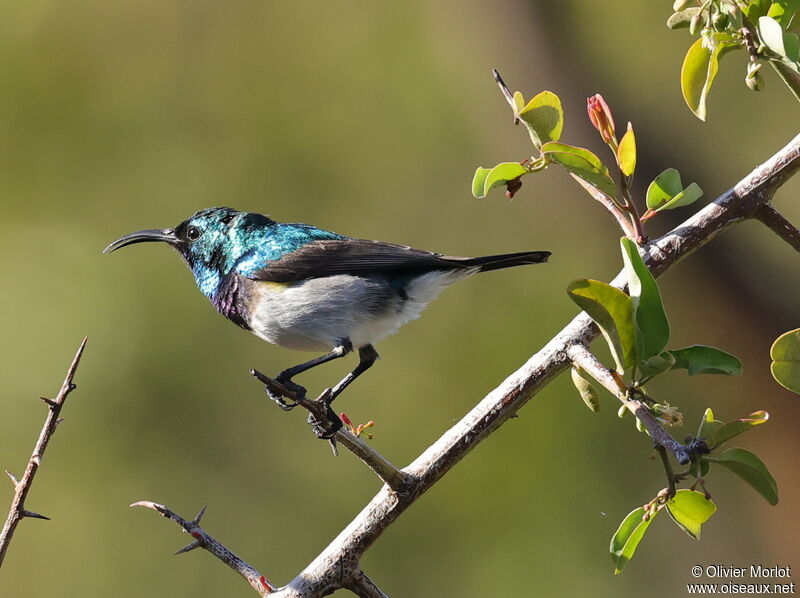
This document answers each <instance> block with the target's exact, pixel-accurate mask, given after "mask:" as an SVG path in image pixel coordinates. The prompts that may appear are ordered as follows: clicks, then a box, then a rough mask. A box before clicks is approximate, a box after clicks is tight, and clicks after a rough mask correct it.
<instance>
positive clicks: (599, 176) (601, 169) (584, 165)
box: [542, 141, 617, 198]
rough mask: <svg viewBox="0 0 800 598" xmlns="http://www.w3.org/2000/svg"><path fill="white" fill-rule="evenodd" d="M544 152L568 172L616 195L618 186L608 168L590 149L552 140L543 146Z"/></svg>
mask: <svg viewBox="0 0 800 598" xmlns="http://www.w3.org/2000/svg"><path fill="white" fill-rule="evenodd" d="M542 154H544V155H545V156H547V157H548V158H549V159H550V160H551V161H553V162H555V163H556V164H560V165H561V166H563V167H564V168H566V169H567V171H568V172H570V173H572V174H574V175H575V176H577V177H579V178H581V179H583V180H584V181H586V182H587V183H589V184H591V185H594V186H595V187H597V188H598V189H600V191H602V192H603V193H605V194H606V195H608V196H609V197H611V198H613V197H615V196H616V194H617V187H616V185H615V184H614V181H613V180H612V179H611V175H610V174H609V172H608V168H606V166H605V164H603V163H602V162H601V161H600V158H598V157H597V156H595V155H594V154H593V153H592V152H590V151H589V150H587V149H584V148H582V147H575V146H572V145H567V144H566V143H558V142H556V141H551V142H549V143H545V144H544V145H543V146H542Z"/></svg>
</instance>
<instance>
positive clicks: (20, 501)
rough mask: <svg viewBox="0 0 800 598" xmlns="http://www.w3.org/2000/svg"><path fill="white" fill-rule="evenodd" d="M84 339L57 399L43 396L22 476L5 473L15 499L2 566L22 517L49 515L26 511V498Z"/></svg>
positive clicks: (3, 536)
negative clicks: (44, 415) (39, 420)
mask: <svg viewBox="0 0 800 598" xmlns="http://www.w3.org/2000/svg"><path fill="white" fill-rule="evenodd" d="M86 341H87V339H86V338H84V339H83V341H82V342H81V344H80V346H79V347H78V351H77V352H76V353H75V357H73V359H72V363H71V364H70V366H69V369H68V370H67V375H66V377H65V378H64V382H63V383H62V384H61V389H60V390H59V391H58V395H57V396H56V398H55V399H45V398H44V397H42V400H43V401H44V402H45V403H46V404H47V406H48V412H47V418H46V419H45V421H44V425H43V426H42V430H41V432H39V439H38V440H37V441H36V446H35V447H34V449H33V453H32V454H31V458H30V459H29V460H28V465H27V467H25V473H23V474H22V477H21V478H20V479H19V480H18V479H17V478H16V477H14V475H12V474H11V473H9V472H6V473H7V474H8V477H10V478H11V483H12V484H14V498H13V499H12V501H11V507H10V509H9V511H8V517H7V518H6V522H5V524H4V525H3V530H2V532H0V566H2V565H3V559H4V558H5V555H6V551H7V550H8V546H9V544H11V538H12V537H13V535H14V531H15V530H16V529H17V525H18V524H19V522H20V521H22V519H24V518H25V517H32V518H34V519H48V517H45V516H44V515H40V514H38V513H34V512H33V511H28V510H26V509H25V499H26V498H27V496H28V492H30V489H31V486H32V485H33V479H34V478H35V477H36V472H37V471H38V470H39V467H40V466H41V464H42V458H43V457H44V452H45V450H47V444H48V443H49V442H50V438H52V436H53V433H54V432H55V431H56V426H58V424H59V423H61V421H63V420H61V419H60V418H59V414H60V413H61V409H62V407H64V402H65V401H66V400H67V397H68V396H69V393H71V392H72V391H73V390H75V388H76V386H75V384H74V383H73V381H72V380H73V378H74V377H75V372H76V371H77V370H78V364H80V361H81V355H83V349H84V348H85V347H86Z"/></svg>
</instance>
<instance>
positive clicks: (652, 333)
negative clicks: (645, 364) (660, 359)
mask: <svg viewBox="0 0 800 598" xmlns="http://www.w3.org/2000/svg"><path fill="white" fill-rule="evenodd" d="M620 245H621V247H622V260H623V262H624V263H625V273H626V276H627V277H628V292H629V293H630V296H631V306H632V308H633V314H634V321H635V323H636V329H637V331H638V332H639V333H640V335H638V336H637V340H638V341H639V347H638V355H639V359H649V358H650V357H653V356H656V355H658V354H659V353H661V351H662V350H663V349H664V347H666V346H667V343H668V342H669V321H668V320H667V314H666V313H665V312H664V305H663V304H662V303H661V293H660V292H659V290H658V285H657V284H656V279H655V278H653V275H652V274H651V273H650V270H648V269H647V266H645V264H644V260H642V256H641V255H639V247H638V245H636V243H635V242H634V241H632V240H631V239H629V238H627V237H622V239H620Z"/></svg>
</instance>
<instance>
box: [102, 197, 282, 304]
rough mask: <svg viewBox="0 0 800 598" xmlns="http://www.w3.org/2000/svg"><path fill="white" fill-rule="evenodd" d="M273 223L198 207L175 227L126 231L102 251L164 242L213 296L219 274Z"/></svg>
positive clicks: (250, 248)
mask: <svg viewBox="0 0 800 598" xmlns="http://www.w3.org/2000/svg"><path fill="white" fill-rule="evenodd" d="M275 224H276V223H275V222H274V221H272V220H270V219H269V218H267V217H266V216H262V215H261V214H256V213H253V212H239V211H237V210H234V209H231V208H209V209H206V210H200V211H199V212H197V213H196V214H194V215H193V216H192V217H191V218H189V219H188V220H184V221H183V222H181V223H180V224H179V225H178V226H176V227H175V228H166V229H148V230H141V231H137V232H135V233H131V234H128V235H125V236H123V237H121V238H119V239H117V240H116V241H114V242H113V243H111V244H110V245H109V246H108V247H106V248H105V250H104V251H103V253H111V252H112V251H115V250H117V249H119V248H121V247H125V246H126V245H133V244H134V243H144V242H154V241H161V242H164V243H167V244H169V245H171V246H172V247H174V248H175V249H176V250H177V251H178V253H180V254H181V256H183V258H184V259H185V260H186V262H187V263H188V264H189V267H190V268H191V269H192V273H193V274H194V277H195V280H196V281H197V286H198V287H200V290H201V291H202V292H203V294H205V295H206V296H207V297H212V296H213V295H214V293H215V292H216V290H217V287H218V286H219V284H220V282H221V281H222V278H223V277H224V276H225V275H226V274H227V273H228V272H230V271H231V270H232V269H233V267H234V265H235V264H236V262H237V261H238V260H239V259H240V258H241V257H242V256H244V255H245V254H247V253H248V252H252V251H253V250H254V249H255V248H257V247H258V246H259V245H260V244H261V243H263V240H264V237H265V236H267V235H269V231H270V230H271V229H272V227H273V226H275Z"/></svg>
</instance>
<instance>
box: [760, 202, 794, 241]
mask: <svg viewBox="0 0 800 598" xmlns="http://www.w3.org/2000/svg"><path fill="white" fill-rule="evenodd" d="M755 217H756V220H758V221H759V222H761V223H763V224H765V225H766V226H768V227H769V228H770V230H771V231H772V232H774V233H775V234H776V235H778V236H779V237H780V238H781V239H783V240H784V241H786V242H787V243H788V244H789V245H791V246H792V247H794V249H795V251H800V230H797V227H795V226H794V225H793V224H792V223H791V222H789V221H788V220H786V218H784V217H783V216H782V215H781V214H780V213H779V212H778V211H777V210H775V208H773V207H772V206H771V205H769V204H764V205H763V206H761V207H760V208H758V210H756V214H755Z"/></svg>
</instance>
